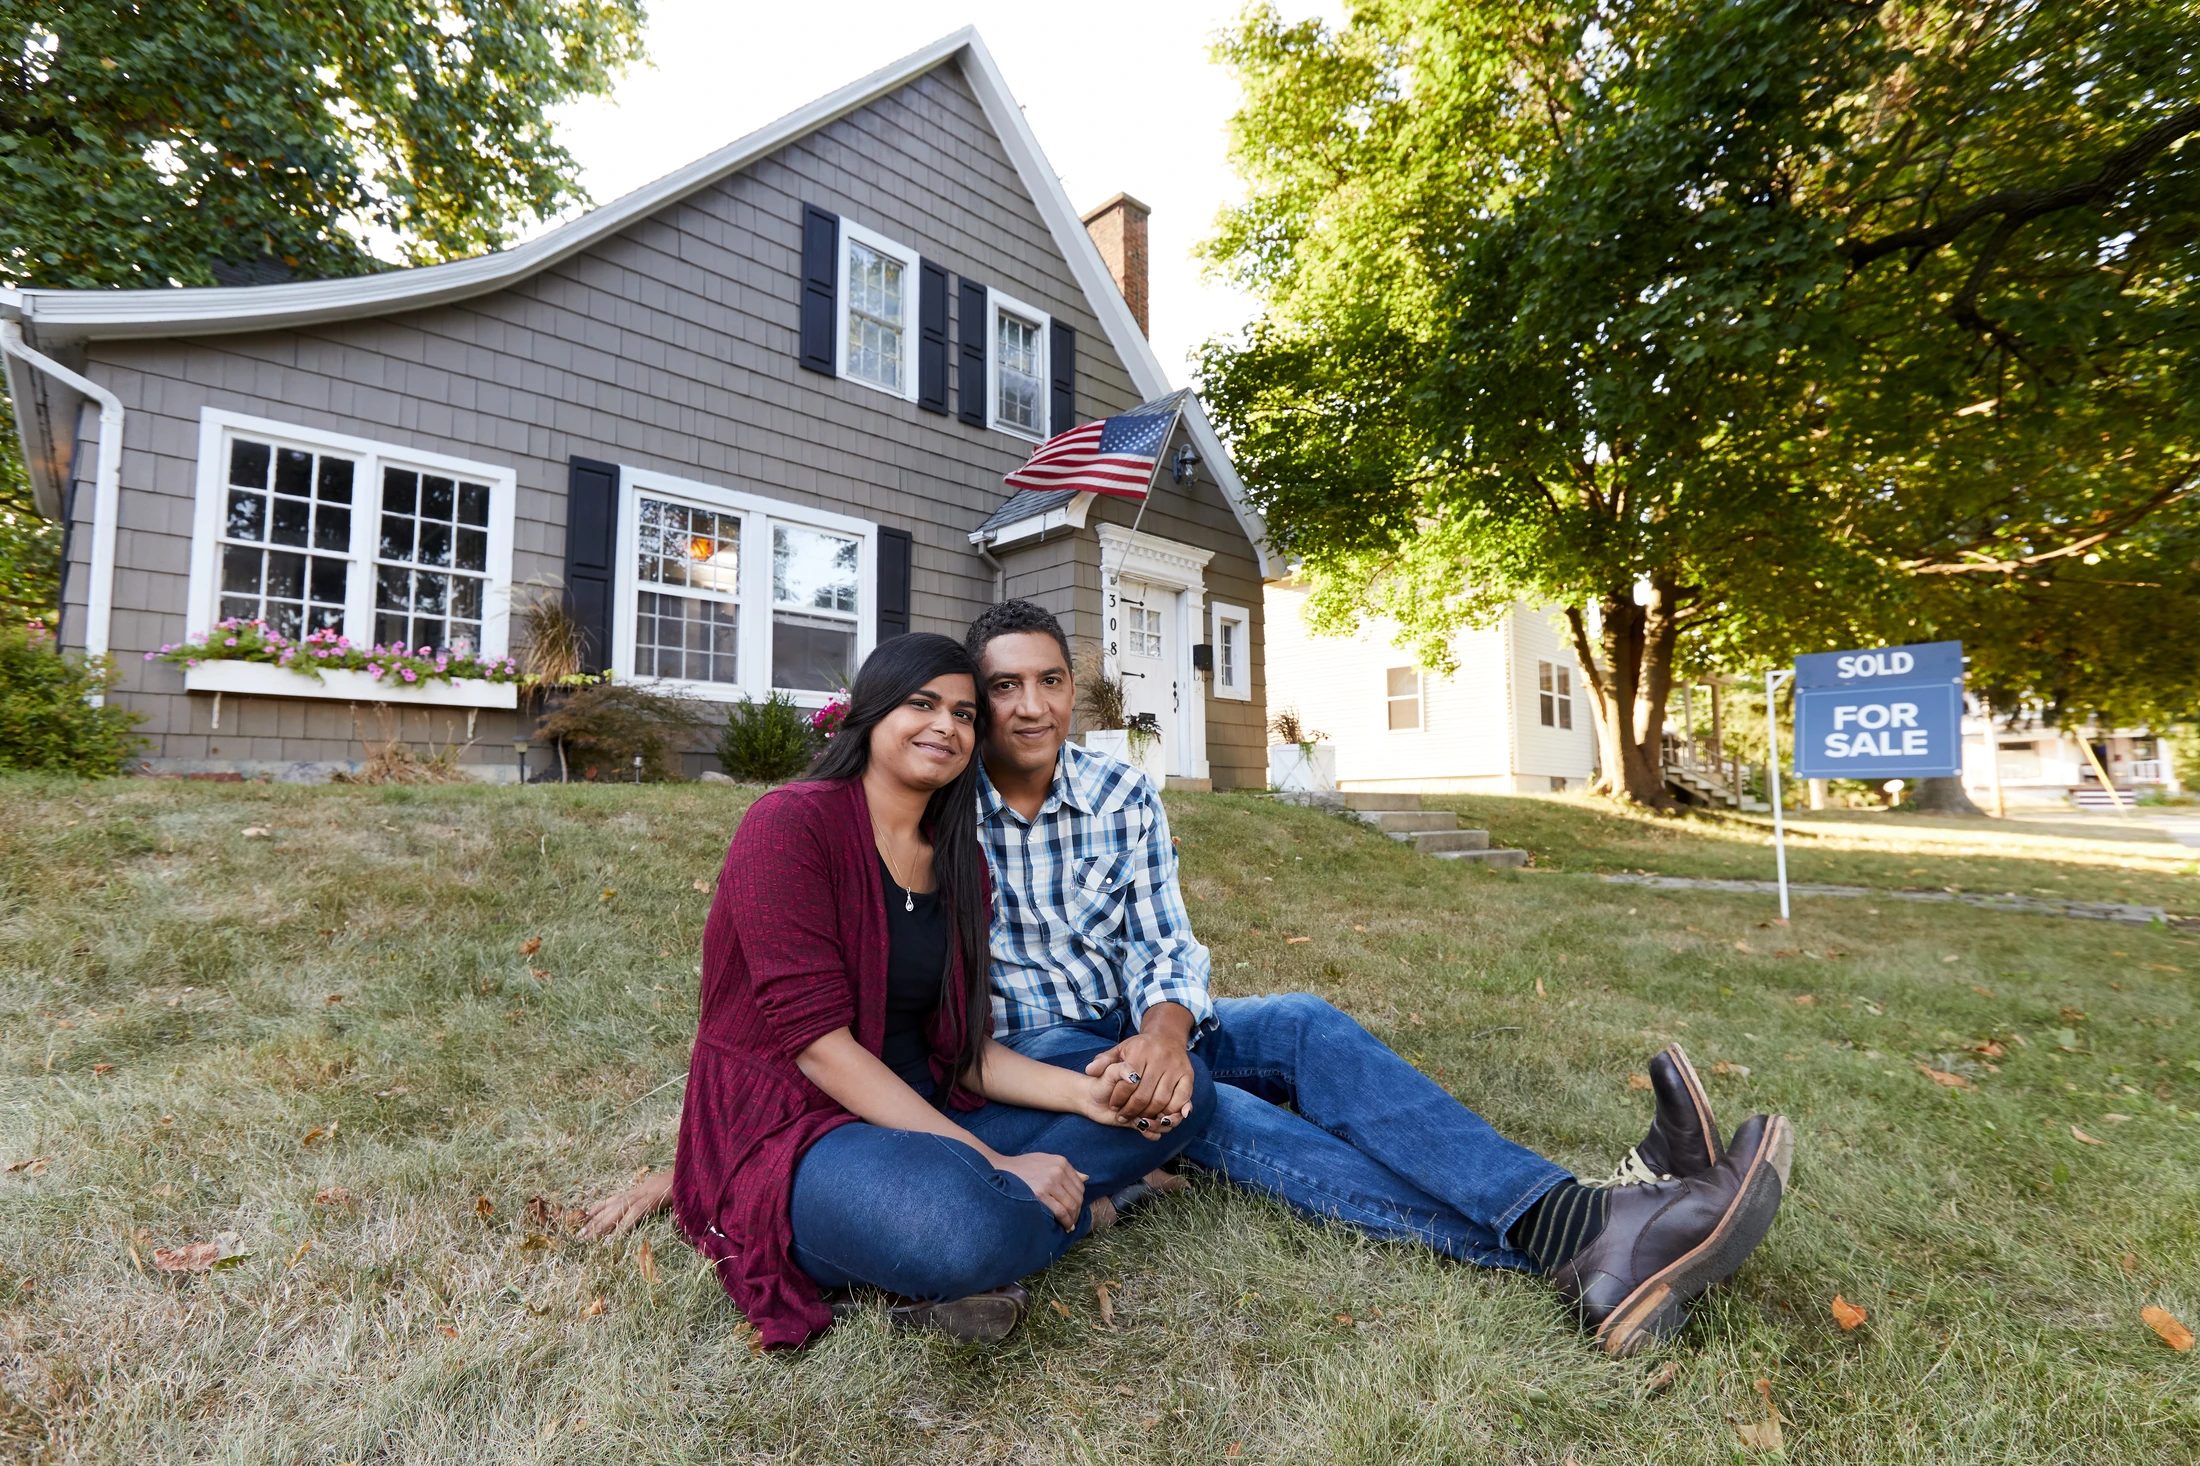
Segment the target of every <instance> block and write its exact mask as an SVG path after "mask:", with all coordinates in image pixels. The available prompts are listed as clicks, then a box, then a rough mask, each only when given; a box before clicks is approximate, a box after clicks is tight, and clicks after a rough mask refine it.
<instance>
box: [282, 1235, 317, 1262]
mask: <svg viewBox="0 0 2200 1466" xmlns="http://www.w3.org/2000/svg"><path fill="white" fill-rule="evenodd" d="M312 1250H313V1239H312V1238H311V1237H308V1238H306V1240H305V1241H303V1242H301V1243H299V1244H298V1250H297V1251H296V1252H293V1253H292V1254H290V1261H288V1262H286V1263H284V1264H283V1266H284V1267H286V1268H293V1267H296V1266H297V1265H298V1262H299V1259H301V1258H303V1257H304V1256H305V1255H306V1254H307V1253H309V1252H311V1251H312Z"/></svg>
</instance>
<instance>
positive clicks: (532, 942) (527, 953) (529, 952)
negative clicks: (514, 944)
mask: <svg viewBox="0 0 2200 1466" xmlns="http://www.w3.org/2000/svg"><path fill="white" fill-rule="evenodd" d="M541 950H542V938H541V937H529V938H528V939H527V940H526V941H524V942H521V943H520V944H519V955H520V956H522V957H532V956H534V955H535V954H536V953H537V952H540V951H541Z"/></svg>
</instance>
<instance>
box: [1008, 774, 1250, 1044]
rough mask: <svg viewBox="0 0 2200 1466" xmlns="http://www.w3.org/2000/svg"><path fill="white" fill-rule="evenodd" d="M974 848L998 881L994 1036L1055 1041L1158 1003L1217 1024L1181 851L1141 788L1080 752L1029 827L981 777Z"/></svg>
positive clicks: (1137, 1015) (1136, 778) (1149, 790)
mask: <svg viewBox="0 0 2200 1466" xmlns="http://www.w3.org/2000/svg"><path fill="white" fill-rule="evenodd" d="M978 838H979V840H980V841H981V842H982V843H983V844H984V846H985V854H986V860H987V862H988V863H989V864H990V865H991V866H992V868H993V932H992V947H993V1031H994V1033H996V1034H1006V1033H1014V1032H1017V1031H1020V1030H1023V1029H1032V1028H1051V1027H1053V1026H1054V1025H1055V1024H1057V1023H1071V1022H1077V1021H1079V1020H1087V1019H1096V1018H1100V1017H1103V1016H1105V1015H1106V1014H1107V1013H1109V1012H1110V1011H1112V1010H1113V1009H1115V1008H1116V1007H1118V1006H1127V1007H1128V1008H1129V1010H1130V1016H1131V1021H1132V1022H1133V1023H1134V1024H1135V1023H1137V1022H1138V1021H1139V1020H1141V1019H1142V1018H1144V1016H1145V1013H1146V1010H1147V1009H1148V1008H1150V1007H1152V1006H1153V1005H1154V1004H1156V1003H1181V1004H1183V1005H1184V1006H1185V1007H1186V1008H1188V1009H1190V1010H1191V1014H1192V1019H1193V1022H1194V1024H1195V1031H1199V1032H1203V1031H1205V1030H1206V1029H1207V1028H1208V1027H1209V1026H1211V1025H1212V1024H1213V1022H1214V1002H1213V1000H1212V999H1210V998H1209V997H1208V995H1207V981H1208V975H1209V971H1210V964H1209V959H1208V956H1207V949H1206V948H1205V947H1203V946H1201V945H1200V944H1199V942H1198V940H1197V939H1196V938H1194V937H1193V936H1192V923H1191V918H1190V916H1189V915H1187V914H1186V912H1185V910H1184V897H1183V894H1182V893H1181V892H1180V891H1179V890H1178V889H1177V884H1176V847H1175V845H1173V844H1172V843H1171V842H1170V840H1169V820H1168V816H1167V815H1165V814H1164V813H1162V810H1161V796H1160V795H1159V794H1157V793H1155V792H1154V787H1153V785H1152V783H1151V782H1149V781H1148V780H1147V779H1146V777H1145V775H1143V774H1141V773H1139V772H1138V770H1136V769H1134V768H1132V767H1131V766H1130V765H1129V764H1126V763H1123V762H1121V761H1120V760H1117V759H1112V758H1109V757H1107V756H1106V755H1105V754H1098V753H1092V752H1089V751H1087V750H1086V749H1084V748H1082V747H1080V746H1079V745H1077V744H1075V743H1065V744H1064V745H1062V752H1061V756H1060V760H1059V762H1058V763H1057V764H1056V765H1055V770H1054V786H1053V787H1052V788H1051V789H1049V790H1048V791H1047V798H1046V803H1044V804H1042V805H1040V806H1039V813H1038V816H1037V818H1035V819H1030V820H1026V819H1025V818H1024V817H1023V816H1022V815H1020V814H1018V813H1017V812H1016V811H1015V810H1014V809H1011V808H1010V807H1009V805H1008V802H1007V801H1006V800H1004V799H1003V798H1001V796H1000V792H999V791H998V790H996V789H995V788H994V787H993V781H992V780H991V779H985V778H981V783H980V785H979V789H978Z"/></svg>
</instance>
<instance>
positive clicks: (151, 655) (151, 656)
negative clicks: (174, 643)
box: [145, 647, 168, 662]
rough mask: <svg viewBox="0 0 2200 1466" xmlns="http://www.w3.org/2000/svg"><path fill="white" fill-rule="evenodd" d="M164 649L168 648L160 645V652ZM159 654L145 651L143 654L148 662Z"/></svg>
mask: <svg viewBox="0 0 2200 1466" xmlns="http://www.w3.org/2000/svg"><path fill="white" fill-rule="evenodd" d="M166 650H168V648H166V647H162V648H161V649H160V651H161V652H164V651H166ZM159 655H160V652H147V653H146V654H145V660H146V661H148V662H150V661H151V660H153V658H155V657H157V656H159Z"/></svg>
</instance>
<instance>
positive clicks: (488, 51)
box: [0, 0, 642, 287]
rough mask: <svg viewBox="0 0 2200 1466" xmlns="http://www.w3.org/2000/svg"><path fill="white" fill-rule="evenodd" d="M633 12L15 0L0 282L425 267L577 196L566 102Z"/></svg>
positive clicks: (591, 7) (626, 2)
mask: <svg viewBox="0 0 2200 1466" xmlns="http://www.w3.org/2000/svg"><path fill="white" fill-rule="evenodd" d="M641 22H642V5H641V0H436V3H431V4H418V3H406V0H342V3H336V4H311V3H308V4H297V3H287V4H286V3H271V0H223V3H217V4H212V5H207V4H187V3H179V0H142V3H138V4H127V5H112V4H82V3H76V0H0V48H4V50H0V199H4V200H5V201H6V206H5V208H0V281H4V282H6V283H9V284H29V285H42V286H49V287H60V286H68V287H83V286H102V285H168V284H176V285H212V284H215V283H216V277H215V275H214V274H213V266H214V264H215V263H216V262H230V263H244V264H256V265H258V266H259V267H260V268H261V270H262V272H263V273H264V274H265V275H267V276H269V277H275V276H279V274H280V273H281V272H283V271H287V272H289V273H292V274H295V275H298V276H300V277H320V276H330V275H351V274H359V273H362V272H364V271H368V270H372V269H374V268H376V267H377V266H378V264H379V263H380V260H379V259H378V257H377V252H376V251H377V250H379V251H380V252H382V253H385V254H390V255H394V256H395V257H397V258H399V259H401V260H402V261H403V262H405V263H408V264H425V263H433V262H435V261H438V260H444V259H449V258H452V257H455V256H460V255H468V254H475V253H479V252H481V251H483V250H488V249H494V248H496V247H498V246H499V245H502V244H504V243H505V242H506V241H507V240H508V239H509V238H510V237H511V232H512V229H513V228H514V226H515V225H516V224H518V223H521V222H523V221H525V220H527V219H529V218H532V217H546V216H548V215H551V214H553V213H555V212H557V211H558V210H560V209H562V208H564V207H566V206H568V205H570V204H573V203H575V202H578V201H579V200H580V198H581V193H580V189H579V185H578V181H577V172H576V168H575V164H574V162H573V159H572V158H571V157H570V156H569V155H568V154H567V153H566V151H565V150H564V149H563V148H562V147H560V146H559V145H558V143H557V142H556V140H555V138H554V137H553V135H552V130H551V126H550V122H549V113H550V111H551V109H553V108H555V107H557V106H558V105H560V104H561V103H564V102H566V101H569V100H571V99H573V98H575V97H579V96H584V95H589V94H594V93H600V92H602V91H605V90H607V89H608V87H609V86H610V84H611V81H612V79H613V78H614V76H615V75H616V73H617V72H618V71H619V70H620V69H621V68H623V67H624V66H626V65H627V64H628V63H630V62H632V61H633V60H635V59H637V58H638V57H639V55H640V54H641Z"/></svg>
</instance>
